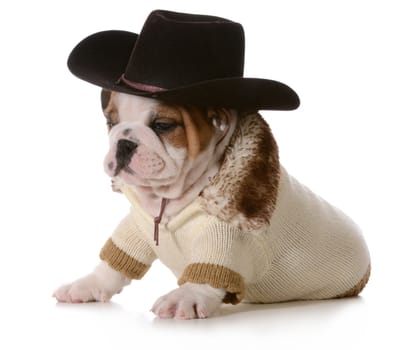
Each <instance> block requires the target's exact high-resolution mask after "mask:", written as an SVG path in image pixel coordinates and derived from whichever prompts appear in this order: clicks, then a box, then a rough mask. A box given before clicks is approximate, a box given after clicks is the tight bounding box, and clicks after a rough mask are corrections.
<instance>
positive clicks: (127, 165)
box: [104, 139, 166, 184]
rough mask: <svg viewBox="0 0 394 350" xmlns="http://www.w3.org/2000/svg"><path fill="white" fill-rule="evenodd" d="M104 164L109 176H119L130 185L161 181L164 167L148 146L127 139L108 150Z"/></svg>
mask: <svg viewBox="0 0 394 350" xmlns="http://www.w3.org/2000/svg"><path fill="white" fill-rule="evenodd" d="M104 163H105V170H106V172H107V174H108V175H109V176H111V177H115V176H120V177H122V178H123V180H124V181H125V182H126V183H130V184H133V183H135V182H136V183H135V184H137V183H141V181H142V182H144V183H145V181H151V180H161V179H162V176H163V170H164V168H165V165H166V163H165V161H164V160H163V159H162V158H161V157H160V156H159V155H158V154H157V153H156V152H155V151H153V150H152V149H151V148H150V147H149V146H146V145H144V144H138V143H136V142H134V141H131V140H129V139H120V140H118V141H117V142H116V144H114V145H113V146H112V147H111V148H110V151H109V153H108V154H107V156H106V158H105V161H104ZM164 176H165V175H164Z"/></svg>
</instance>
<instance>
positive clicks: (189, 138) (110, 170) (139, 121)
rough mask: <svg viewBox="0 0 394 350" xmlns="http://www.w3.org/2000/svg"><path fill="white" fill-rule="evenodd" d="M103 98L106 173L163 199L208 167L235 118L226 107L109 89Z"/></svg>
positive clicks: (177, 193)
mask: <svg viewBox="0 0 394 350" xmlns="http://www.w3.org/2000/svg"><path fill="white" fill-rule="evenodd" d="M101 97H102V107H103V111H104V115H105V117H106V119H107V125H108V129H109V152H108V154H107V156H106V157H105V161H104V167H105V171H106V172H107V174H108V175H109V176H111V177H113V178H114V177H117V178H119V179H121V180H122V181H123V182H125V183H126V184H129V185H134V186H140V187H144V188H146V187H150V188H155V189H157V190H158V191H159V192H165V193H164V194H165V195H166V197H167V198H177V197H178V196H180V195H182V192H183V191H185V190H186V189H187V188H188V187H190V186H191V185H192V184H193V183H194V182H195V181H196V180H197V179H198V178H199V177H200V176H201V175H202V174H203V173H204V172H207V171H209V167H210V166H212V162H211V160H212V159H215V158H218V157H220V156H221V154H218V153H223V151H224V148H221V149H220V150H219V149H218V147H217V146H218V144H219V143H221V141H222V140H223V138H224V137H225V136H226V134H227V133H228V131H229V126H230V124H231V123H232V121H233V120H234V118H233V116H232V113H231V112H230V111H227V110H224V109H220V110H214V109H208V108H197V107H187V106H179V105H170V104H165V103H163V102H160V101H158V100H154V99H150V98H143V97H138V96H133V95H128V94H122V93H117V92H110V91H108V90H103V91H102V96H101ZM161 194H163V193H161Z"/></svg>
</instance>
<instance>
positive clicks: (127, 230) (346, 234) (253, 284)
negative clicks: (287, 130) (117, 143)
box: [100, 168, 370, 303]
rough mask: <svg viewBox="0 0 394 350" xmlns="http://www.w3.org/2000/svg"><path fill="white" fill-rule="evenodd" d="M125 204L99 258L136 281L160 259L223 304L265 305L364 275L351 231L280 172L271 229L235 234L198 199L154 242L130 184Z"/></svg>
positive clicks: (331, 292) (329, 289)
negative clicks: (215, 292) (220, 291)
mask: <svg viewBox="0 0 394 350" xmlns="http://www.w3.org/2000/svg"><path fill="white" fill-rule="evenodd" d="M122 192H123V193H124V194H125V195H126V197H127V198H128V199H129V201H130V202H131V204H132V209H131V212H130V214H129V215H127V216H126V218H125V219H124V220H123V221H122V222H121V223H120V225H119V226H118V228H117V229H116V230H115V232H114V234H113V235H112V237H111V238H110V239H109V240H108V241H107V243H106V244H105V246H104V247H103V249H102V251H101V254H100V257H101V258H102V259H103V260H105V261H106V262H108V264H109V265H110V266H111V267H112V268H114V269H115V270H117V271H120V272H122V273H123V274H124V275H126V276H127V277H129V278H135V279H139V278H141V277H142V276H143V275H144V274H145V272H146V271H147V270H148V269H149V267H150V265H151V264H152V262H153V261H154V260H155V259H156V258H159V259H160V261H161V262H162V263H163V264H165V265H166V266H167V267H168V268H169V269H170V270H171V271H172V272H173V273H174V274H175V276H176V277H177V278H178V279H179V284H183V283H185V282H194V283H208V284H210V285H212V286H213V287H223V288H226V290H227V292H228V293H227V296H226V298H225V300H224V301H225V302H231V303H237V302H239V301H241V300H245V301H250V302H258V303H270V302H280V301H287V300H306V299H326V298H332V297H336V296H340V295H343V294H345V293H346V292H348V291H349V290H351V289H352V288H353V287H354V286H356V285H357V284H358V283H359V282H360V281H361V280H362V279H363V277H364V276H365V275H366V274H367V272H368V269H369V265H370V259H369V253H368V249H367V246H366V244H365V242H364V240H363V238H362V236H361V233H360V231H359V229H358V227H357V226H356V225H355V224H354V223H353V222H352V221H351V220H350V219H349V218H348V217H347V216H345V215H344V214H343V213H342V212H341V211H339V210H338V209H336V208H334V207H333V206H331V205H329V204H328V203H327V202H326V201H324V200H323V199H321V198H320V197H318V196H316V195H315V194H314V193H312V192H311V191H310V190H309V189H308V188H306V187H305V186H303V185H302V184H300V183H299V182H298V181H297V180H295V179H294V178H293V177H291V176H290V175H289V174H288V173H287V172H286V170H285V169H284V168H281V173H280V183H279V192H278V197H277V201H276V207H275V210H274V211H273V214H272V217H271V220H270V224H269V225H267V226H265V227H264V228H262V229H261V230H255V231H253V232H243V231H242V230H241V229H239V228H237V227H235V226H234V225H231V224H229V223H227V222H224V221H222V220H220V219H219V218H217V217H216V216H212V215H209V214H207V213H206V211H204V210H203V206H202V198H201V197H198V198H197V199H196V200H194V201H193V202H192V203H191V204H189V205H188V206H187V207H186V208H184V209H183V210H182V211H181V212H180V213H179V214H178V215H177V216H176V217H174V218H173V219H171V220H170V221H169V222H162V223H161V224H160V243H159V245H158V246H156V245H155V242H154V240H153V232H154V223H153V218H152V217H151V216H149V215H147V214H146V213H145V212H144V211H143V210H142V208H141V206H140V204H139V203H138V200H137V198H136V196H135V194H134V193H133V191H132V189H131V188H130V187H127V186H124V187H123V189H122Z"/></svg>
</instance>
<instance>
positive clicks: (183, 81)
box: [68, 10, 299, 110]
mask: <svg viewBox="0 0 394 350" xmlns="http://www.w3.org/2000/svg"><path fill="white" fill-rule="evenodd" d="M243 66H244V32H243V28H242V26H241V25H240V24H239V23H235V22H232V21H230V20H227V19H225V18H220V17H213V16H203V15H192V14H184V13H177V12H169V11H162V10H157V11H153V12H152V13H151V14H150V15H149V17H148V18H147V20H146V21H145V24H144V26H143V28H142V31H141V33H140V34H139V35H138V34H135V33H130V32H126V31H115V30H111V31H104V32H99V33H96V34H93V35H91V36H89V37H87V38H85V39H84V40H82V41H81V42H80V43H79V44H78V45H77V46H76V47H75V48H74V50H73V51H72V52H71V54H70V57H69V59H68V67H69V69H70V70H71V72H72V73H73V74H75V75H76V76H77V77H79V78H81V79H83V80H86V81H88V82H90V83H93V84H95V85H98V86H101V87H103V88H105V89H109V90H113V91H119V92H124V93H128V94H132V95H138V96H144V97H151V98H157V99H160V100H164V101H168V102H174V103H183V104H194V105H204V106H211V107H229V108H239V109H247V110H250V109H253V110H259V109H272V110H291V109H296V108H297V107H298V106H299V98H298V96H297V94H296V93H295V92H294V91H293V90H292V89H291V88H289V87H288V86H287V85H285V84H282V83H280V82H277V81H273V80H268V79H255V78H244V77H243Z"/></svg>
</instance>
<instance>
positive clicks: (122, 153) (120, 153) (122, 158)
mask: <svg viewBox="0 0 394 350" xmlns="http://www.w3.org/2000/svg"><path fill="white" fill-rule="evenodd" d="M137 146H138V145H137V144H136V143H134V142H132V141H130V140H126V139H121V140H119V141H118V143H117V147H116V169H115V176H116V175H118V174H119V173H120V171H121V170H126V171H128V172H130V169H129V164H130V160H131V157H132V156H133V154H134V152H135V150H136V148H137Z"/></svg>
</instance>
